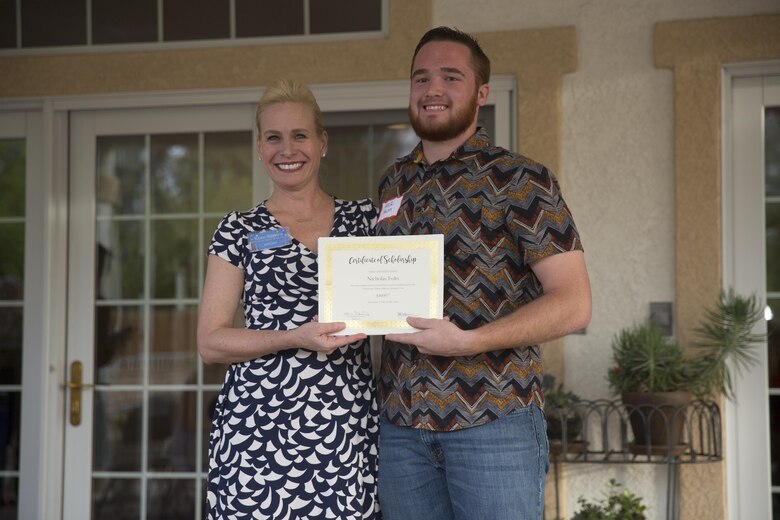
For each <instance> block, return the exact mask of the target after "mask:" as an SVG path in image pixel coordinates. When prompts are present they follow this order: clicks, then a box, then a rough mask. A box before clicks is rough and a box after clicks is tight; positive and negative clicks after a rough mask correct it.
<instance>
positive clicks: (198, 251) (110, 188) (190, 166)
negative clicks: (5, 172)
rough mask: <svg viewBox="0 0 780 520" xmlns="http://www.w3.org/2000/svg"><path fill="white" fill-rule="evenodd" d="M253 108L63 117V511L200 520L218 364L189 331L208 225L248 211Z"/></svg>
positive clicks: (257, 190) (261, 191)
mask: <svg viewBox="0 0 780 520" xmlns="http://www.w3.org/2000/svg"><path fill="white" fill-rule="evenodd" d="M253 115H254V113H253V107H252V106H251V105H235V106H228V107H225V106H222V107H205V108H197V109H193V108H186V109H184V108H181V109H179V108H176V109H154V110H146V109H142V110H128V111H113V110H110V111H95V112H79V113H75V114H73V115H72V118H71V128H70V133H71V150H70V154H71V162H70V172H71V180H70V200H69V207H70V221H69V233H68V234H69V245H68V265H69V268H68V309H67V314H68V316H67V323H68V334H67V375H68V380H69V381H68V386H69V390H68V392H67V395H66V404H67V412H66V431H65V479H64V495H63V497H64V503H63V508H64V518H66V519H71V518H72V519H89V518H91V519H110V520H123V519H128V520H130V519H132V520H139V519H149V520H152V519H160V520H162V519H166V520H173V519H187V520H195V519H199V518H202V514H201V504H202V503H203V498H204V491H203V490H204V484H205V476H206V467H207V457H206V453H207V449H208V433H209V427H210V422H211V409H212V407H213V405H214V403H215V399H216V396H217V393H218V391H219V388H220V385H221V383H222V379H223V376H224V371H225V367H224V366H213V365H212V366H205V365H203V364H202V363H201V362H200V359H199V357H198V354H197V346H196V338H195V330H196V321H197V311H198V301H199V296H200V292H201V287H202V280H203V273H204V265H205V259H206V249H207V246H208V243H209V241H210V238H211V234H212V233H213V230H214V229H215V227H216V224H217V222H218V221H219V219H220V218H221V217H222V216H223V215H224V214H225V213H226V212H228V211H230V210H233V209H247V208H250V207H252V205H253V200H256V199H262V198H263V197H264V196H265V195H266V193H265V191H266V188H267V183H265V182H264V181H262V180H256V179H258V178H260V177H259V176H258V175H257V171H255V170H256V168H257V166H256V162H255V161H254V160H253V159H254V147H253V132H252V128H253Z"/></svg>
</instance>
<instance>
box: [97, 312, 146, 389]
mask: <svg viewBox="0 0 780 520" xmlns="http://www.w3.org/2000/svg"><path fill="white" fill-rule="evenodd" d="M143 339H144V330H143V316H142V314H141V307H130V306H121V305H98V306H96V307H95V382H96V383H99V384H104V385H129V384H138V383H141V382H142V381H143V377H144V374H143Z"/></svg>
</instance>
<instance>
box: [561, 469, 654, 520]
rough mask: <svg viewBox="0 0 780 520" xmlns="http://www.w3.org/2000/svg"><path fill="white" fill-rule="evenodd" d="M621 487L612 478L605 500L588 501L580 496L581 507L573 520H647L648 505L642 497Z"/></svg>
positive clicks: (578, 500) (578, 501)
mask: <svg viewBox="0 0 780 520" xmlns="http://www.w3.org/2000/svg"><path fill="white" fill-rule="evenodd" d="M619 487H620V484H618V482H617V481H616V480H615V479H610V480H609V492H608V493H607V497H606V498H605V499H604V500H599V501H597V502H588V501H587V500H585V499H584V498H582V497H580V498H578V499H577V503H578V504H579V505H580V508H579V509H578V510H577V512H576V513H574V516H573V517H571V520H645V518H646V516H645V510H647V506H645V505H644V504H643V503H642V497H639V496H636V495H635V494H633V493H632V492H630V491H628V490H627V489H625V490H623V491H620V490H619V489H618V488H619Z"/></svg>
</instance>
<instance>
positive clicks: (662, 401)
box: [622, 392, 693, 452]
mask: <svg viewBox="0 0 780 520" xmlns="http://www.w3.org/2000/svg"><path fill="white" fill-rule="evenodd" d="M622 399H623V405H624V406H625V407H626V413H628V420H629V423H630V424H631V429H632V431H633V432H634V447H635V448H636V449H637V450H638V451H642V448H643V447H648V446H649V447H663V448H666V449H668V450H669V451H670V452H671V451H673V450H674V449H675V448H677V447H678V446H681V445H682V444H683V442H682V441H683V431H684V430H683V427H684V426H685V421H686V410H687V408H688V405H689V404H690V402H691V400H692V399H693V396H692V395H691V394H690V393H689V392H625V393H623V394H622Z"/></svg>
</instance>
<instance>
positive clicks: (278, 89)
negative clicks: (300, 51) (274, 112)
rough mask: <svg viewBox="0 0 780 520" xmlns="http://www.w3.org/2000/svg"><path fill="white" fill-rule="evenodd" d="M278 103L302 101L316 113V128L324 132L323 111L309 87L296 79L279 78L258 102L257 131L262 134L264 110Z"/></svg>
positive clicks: (318, 131) (320, 132) (319, 131)
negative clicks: (261, 121) (261, 116)
mask: <svg viewBox="0 0 780 520" xmlns="http://www.w3.org/2000/svg"><path fill="white" fill-rule="evenodd" d="M277 103H302V104H304V105H306V106H308V107H309V108H310V109H311V111H312V114H313V115H314V128H315V129H316V130H317V133H318V134H322V132H324V131H325V128H324V127H323V126H322V111H321V110H320V106H319V105H318V104H317V100H316V99H315V98H314V94H312V93H311V90H310V89H309V87H307V86H306V85H304V84H303V83H300V82H298V81H295V80H289V79H279V80H276V81H274V82H273V83H272V84H271V85H269V86H268V88H267V89H265V92H263V95H262V96H261V97H260V101H258V102H257V110H256V111H255V123H256V124H257V133H258V135H259V134H260V132H261V130H260V114H262V113H263V110H265V109H266V108H268V107H269V106H271V105H275V104H277Z"/></svg>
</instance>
